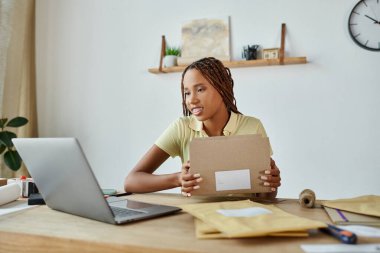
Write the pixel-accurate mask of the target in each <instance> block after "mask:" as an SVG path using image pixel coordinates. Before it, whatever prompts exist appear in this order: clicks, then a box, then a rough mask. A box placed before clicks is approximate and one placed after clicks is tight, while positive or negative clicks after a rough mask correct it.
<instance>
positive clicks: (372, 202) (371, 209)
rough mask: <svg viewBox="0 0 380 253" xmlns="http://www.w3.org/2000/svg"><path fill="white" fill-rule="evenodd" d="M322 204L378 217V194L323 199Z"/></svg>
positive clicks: (379, 209) (379, 214)
mask: <svg viewBox="0 0 380 253" xmlns="http://www.w3.org/2000/svg"><path fill="white" fill-rule="evenodd" d="M322 205H323V206H327V207H331V208H335V209H339V210H345V211H348V212H353V213H359V214H365V215H372V216H377V217H380V196H377V195H364V196H360V197H356V198H348V199H337V200H325V201H322Z"/></svg>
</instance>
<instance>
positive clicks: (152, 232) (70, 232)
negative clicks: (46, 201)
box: [0, 193, 380, 253]
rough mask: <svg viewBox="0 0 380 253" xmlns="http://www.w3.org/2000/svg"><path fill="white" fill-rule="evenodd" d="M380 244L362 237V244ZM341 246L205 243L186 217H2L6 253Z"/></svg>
mask: <svg viewBox="0 0 380 253" xmlns="http://www.w3.org/2000/svg"><path fill="white" fill-rule="evenodd" d="M126 198H127V199H132V200H139V201H145V202H150V203H158V204H166V205H173V206H177V205H181V204H187V203H200V202H206V201H218V200H226V199H225V198H224V199H222V198H204V197H203V198H202V197H191V198H184V197H182V196H181V195H173V194H158V193H155V194H136V195H131V196H128V197H126ZM276 206H278V207H279V208H281V209H283V210H284V211H287V212H289V213H292V214H295V215H299V216H302V217H306V218H311V219H315V220H320V221H323V222H329V219H328V217H327V215H326V214H325V212H324V210H323V209H321V208H314V209H305V208H302V207H300V205H299V204H298V202H297V201H296V200H289V199H286V200H279V202H278V203H276ZM374 242H377V243H378V242H380V239H373V238H372V239H371V238H359V243H374ZM317 243H339V242H338V241H337V240H335V239H334V238H332V237H329V236H327V235H324V234H321V233H315V234H313V235H311V236H309V237H307V238H291V237H284V238H279V237H260V238H247V239H213V240H204V239H202V240H201V239H197V238H196V237H195V228H194V220H193V217H192V216H191V215H189V214H187V213H185V212H180V213H177V214H174V215H169V216H164V217H160V218H154V219H150V220H144V221H139V222H135V223H130V224H126V225H119V226H117V225H110V224H106V223H102V222H98V221H93V220H89V219H85V218H81V217H77V216H74V215H70V214H66V213H62V212H57V211H54V210H51V209H49V208H48V207H46V206H38V207H35V208H32V209H28V210H25V211H22V212H18V213H13V214H8V215H5V216H0V252H20V251H23V252H111V253H112V252H140V253H141V252H149V253H150V252H160V253H161V252H162V253H163V252H165V253H174V252H176V253H179V252H229V253H230V252H239V253H243V252H266V253H270V252H278V251H279V249H281V252H282V253H286V252H292V253H293V252H303V251H302V250H301V248H300V245H301V244H317Z"/></svg>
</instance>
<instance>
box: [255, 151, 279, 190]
mask: <svg viewBox="0 0 380 253" xmlns="http://www.w3.org/2000/svg"><path fill="white" fill-rule="evenodd" d="M260 179H261V180H262V181H264V183H263V185H264V186H269V187H271V190H272V192H275V191H277V188H278V187H280V185H281V176H280V170H279V169H278V167H277V165H276V163H275V161H274V160H273V159H272V158H271V159H270V169H269V170H264V175H262V176H260Z"/></svg>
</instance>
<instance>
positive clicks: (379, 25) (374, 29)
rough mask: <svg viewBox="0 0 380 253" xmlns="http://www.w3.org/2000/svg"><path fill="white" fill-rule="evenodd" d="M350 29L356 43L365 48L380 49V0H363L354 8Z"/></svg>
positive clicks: (350, 19)
mask: <svg viewBox="0 0 380 253" xmlns="http://www.w3.org/2000/svg"><path fill="white" fill-rule="evenodd" d="M348 30H349V32H350V35H351V38H352V39H353V40H354V41H355V43H356V44H358V45H359V46H361V47H362V48H364V49H367V50H372V51H380V3H379V0H362V1H360V2H358V3H357V4H356V5H355V7H354V8H353V9H352V11H351V14H350V18H349V19H348Z"/></svg>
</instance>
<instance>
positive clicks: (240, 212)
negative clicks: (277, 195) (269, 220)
mask: <svg viewBox="0 0 380 253" xmlns="http://www.w3.org/2000/svg"><path fill="white" fill-rule="evenodd" d="M216 211H217V212H218V213H220V214H221V215H224V216H226V217H254V216H258V215H263V214H270V213H272V211H271V210H268V209H265V208H262V207H249V208H240V209H219V210H216Z"/></svg>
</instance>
